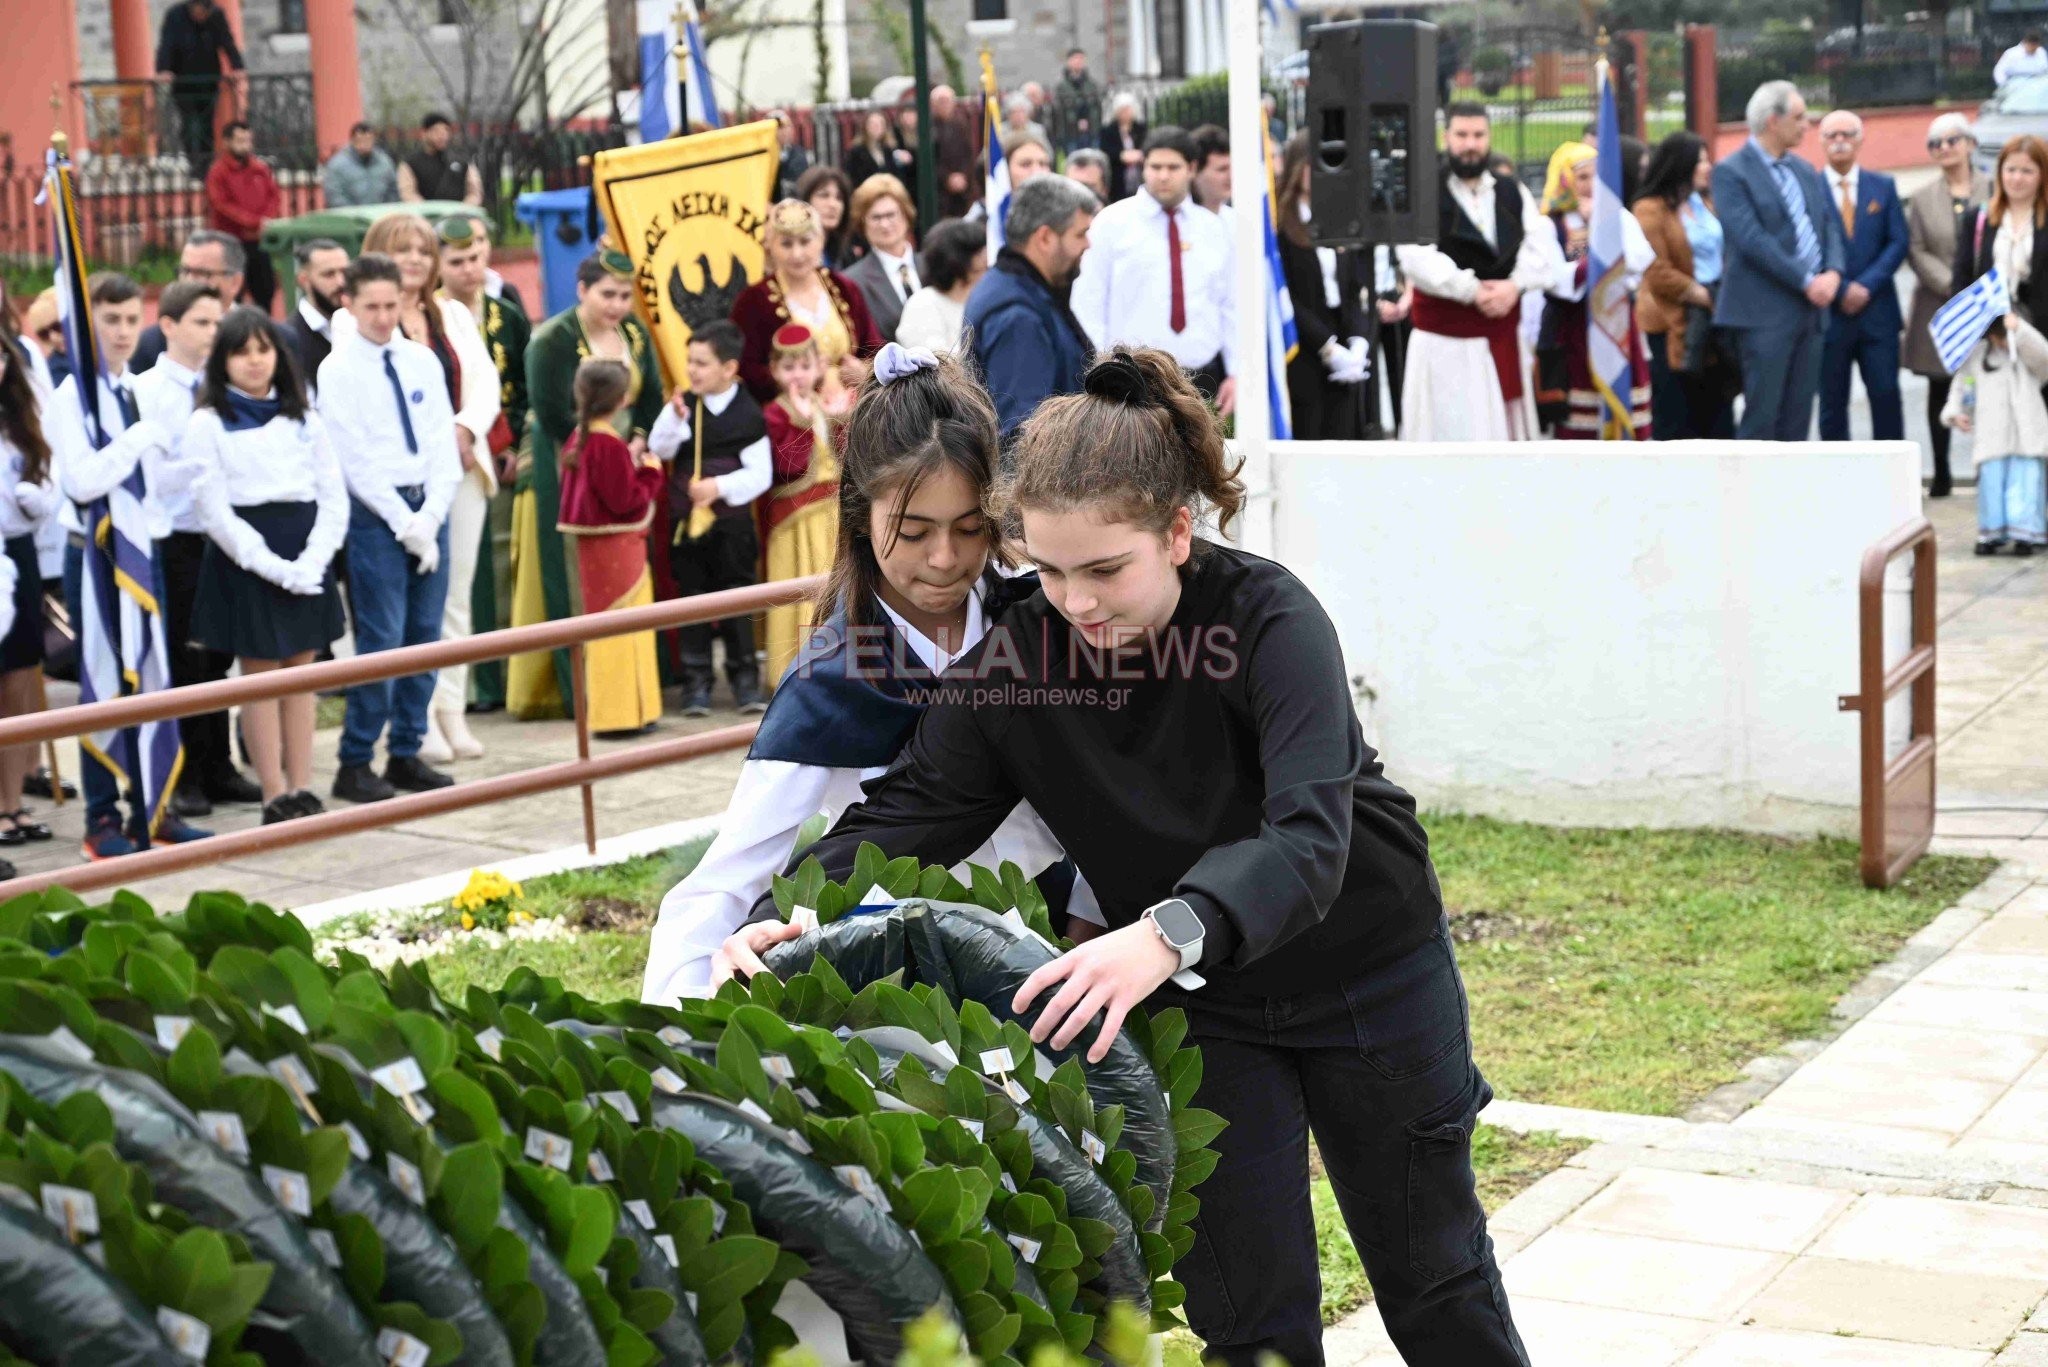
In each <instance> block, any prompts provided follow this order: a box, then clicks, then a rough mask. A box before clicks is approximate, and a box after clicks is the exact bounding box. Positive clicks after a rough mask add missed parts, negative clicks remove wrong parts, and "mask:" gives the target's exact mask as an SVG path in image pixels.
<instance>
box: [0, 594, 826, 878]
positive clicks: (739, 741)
mask: <svg viewBox="0 0 2048 1367" xmlns="http://www.w3.org/2000/svg"><path fill="white" fill-rule="evenodd" d="M823 584H824V576H822V575H811V576H807V577H805V578H802V579H784V580H778V581H776V582H775V583H772V584H755V585H750V586H748V587H746V588H739V589H724V590H721V591H719V592H717V593H704V594H697V595H694V596H692V597H688V598H677V599H671V600H669V601H667V602H663V603H652V604H648V605H646V606H644V607H637V608H623V609H619V610H616V611H608V612H595V613H584V614H581V615H579V616H576V617H566V618H563V619H562V620H560V621H555V622H542V623H538V624H535V625H533V626H524V627H508V628H505V629H502V630H498V631H487V632H483V633H481V634H479V635H475V636H468V637H464V638H462V639H461V640H456V641H437V642H433V643H431V644H428V645H417V646H403V647H400V648H398V649H395V650H380V651H376V652H374V653H372V654H369V655H358V656H354V657H352V658H350V659H346V660H329V661H324V662H322V663H319V664H304V665H289V666H286V667H284V668H282V669H273V670H267V671H265V672H264V673H261V674H256V675H251V676H248V677H245V678H239V679H223V680H220V681H218V682H215V683H204V684H192V685H188V686H187V687H184V688H172V689H166V690H164V691H162V692H158V693H148V694H140V695H137V696H134V697H127V698H115V699H111V700H109V701H106V702H98V703H88V704H82V705H79V706H75V707H60V708H55V709H53V710H51V711H48V712H41V713H32V714H29V715H26V716H20V717H9V718H5V719H0V746H8V745H28V744H33V743H36V742H40V741H44V740H51V739H55V738H58V737H62V736H77V735H85V734H89V733H94V732H100V731H114V730H121V729H123V728H126V727H131V726H138V725H140V724H142V723H143V722H147V721H161V720H167V719H170V718H174V717H187V716H193V715H195V714H199V713H205V712H218V711H223V710H225V709H226V708H228V707H231V706H235V705H237V704H241V703H251V702H263V701H266V700H268V699H272V698H282V697H287V696H290V695H294V694H302V693H312V692H320V691H324V690H328V689H333V688H345V687H349V686H351V685H354V684H362V683H371V682H374V681H377V680H380V679H395V678H401V677H403V676H405V675H409V674H422V673H425V672H426V671H428V670H430V669H440V668H444V667H447V666H451V665H457V664H475V663H477V662H478V661H482V660H494V659H502V658H505V657H508V656H512V655H526V654H533V653H538V652H541V651H552V650H559V649H563V648H567V649H568V650H569V652H570V658H571V661H572V669H573V673H574V678H573V679H572V681H571V682H572V688H573V692H574V695H575V697H574V703H575V722H576V752H577V757H576V758H575V759H573V760H564V761H562V762H560V763H556V764H548V765H543V766H541V767H539V768H537V769H525V770H521V771H520V772H518V773H513V774H499V775H497V776H495V777H492V778H481V779H472V780H470V781H469V782H466V783H458V784H455V785H454V786H452V787H448V788H440V789H436V790H434V791H431V792H424V793H411V794H407V795H406V796H403V797H394V798H389V799H386V800H385V801H383V802H375V803H368V804H365V805H362V806H355V807H348V808H343V809H340V810H336V811H332V812H324V813H322V814H320V815H318V816H311V817H301V818H298V819H296V820H292V821H283V822H278V823H276V824H274V825H269V826H258V827H255V828H253V829H251V830H246V831H235V832H232V833H229V834H225V835H214V836H209V837H207V838H206V839H204V840H194V841H190V842H188V843H186V844H182V845H163V846H157V847H155V848H152V849H148V850H143V851H139V852H137V853H135V854H130V855H123V856H122V857H120V858H118V859H109V860H103V861H101V862H98V863H90V864H82V865H74V866H72V867H69V868H62V869H50V870H47V871H45V872H43V873H36V874H25V875H23V876H20V877H17V878H12V879H8V880H6V881H4V882H0V901H4V900H6V899H7V898H10V897H18V896H20V895H22V894H24V893H31V892H39V891H41V890H42V889H44V888H49V887H65V888H69V889H71V890H72V891H73V892H90V891H95V890H97V889H101V888H109V887H115V886H118V885H121V884H124V883H133V882H138V881H140V880H142V879H146V878H155V877H160V876H162V875H165V874H171V873H177V872H180V871H182V870H185V869H191V868H199V867H203V866H205V865H208V864H221V863H226V862H228V861H230V860H234V859H239V858H243V857H246V856H249V855H254V854H261V853H264V852H266V851H270V850H276V849H283V848H287V847H289V846H293V845H303V844H311V843H314V842H316V841H321V840H331V839H334V838H336V837H338V836H346V835H354V834H356V833H357V832H359V831H371V830H381V829H384V828H386V827H390V826H397V825H402V824H404V823H405V822H408V821H416V820H420V819H423V818H425V817H430V816H439V815H442V814H444V813H447V812H459V811H466V810H468V809H469V808H472V807H482V806H488V805H490V804H492V803H495V802H507V801H510V800H512V799H514V798H521V797H530V796H532V795H534V794H536V793H546V792H556V791H559V790H561V789H564V788H581V789H582V796H583V838H584V844H585V847H586V848H587V849H589V850H590V852H591V853H593V854H595V853H596V852H597V818H596V811H595V807H594V803H593V797H592V785H593V784H595V783H597V782H599V781H600V780H603V779H608V778H617V777H620V776H621V775H625V774H635V773H640V772H642V771H644V770H648V769H657V768H660V767H662V766H663V765H667V764H677V763H681V762H682V761H684V760H690V759H700V758H702V757H704V756H706V755H713V754H719V753H722V752H724V751H728V750H737V749H743V748H745V747H746V746H747V745H749V744H750V743H752V741H753V738H754V733H755V732H756V731H757V730H758V729H759V728H760V723H759V722H745V723H742V724H740V725H738V726H727V727H721V728H719V729H717V730H715V731H704V732H699V733H698V734H696V735H693V736H678V737H674V738H672V739H667V740H657V741H648V742H644V743H641V744H637V745H632V746H628V747H625V748H623V749H620V750H615V751H613V752H612V753H610V754H607V755H603V756H601V757H598V758H594V759H593V758H592V757H591V754H590V722H589V715H588V712H587V710H586V708H585V706H584V660H583V647H584V646H585V645H587V644H589V643H590V642H592V641H599V640H604V639H606V638H609V637H613V636H630V635H634V634H636V633H638V632H642V631H661V630H667V629H670V628H673V627H680V626H691V625H694V624H696V623H699V622H710V621H716V620H718V619H719V618H722V617H739V616H745V615H750V614H752V613H755V612H760V611H762V610H764V609H767V608H771V607H780V606H782V605H784V604H787V603H794V602H798V601H801V600H803V599H805V598H807V597H809V596H810V595H811V594H812V593H813V592H815V591H816V590H818V589H819V588H821V587H822V586H823Z"/></svg>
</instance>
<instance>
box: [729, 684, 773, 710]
mask: <svg viewBox="0 0 2048 1367" xmlns="http://www.w3.org/2000/svg"><path fill="white" fill-rule="evenodd" d="M733 704H734V705H735V706H736V707H738V708H739V710H740V712H741V713H742V714H743V715H749V714H755V713H761V712H766V711H767V710H768V700H767V699H766V698H764V697H762V696H761V690H760V689H758V688H755V687H752V686H751V685H750V686H748V687H745V688H735V689H734V690H733Z"/></svg>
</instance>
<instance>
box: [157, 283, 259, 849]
mask: <svg viewBox="0 0 2048 1367" xmlns="http://www.w3.org/2000/svg"><path fill="white" fill-rule="evenodd" d="M225 312H226V310H225V309H224V308H223V307H222V306H221V297H220V291H219V290H217V289H215V288H214V287H213V286H211V285H206V284H201V283H200V282H199V281H197V280H178V281H173V282H172V283H171V284H170V285H168V286H166V287H165V288H164V292H163V294H162V295H161V296H159V297H158V299H157V304H156V321H157V327H158V328H159V329H161V330H162V332H163V334H164V349H163V353H162V354H161V355H159V356H158V357H157V358H156V364H155V365H152V366H151V367H150V368H149V369H148V370H145V371H143V372H142V374H140V375H138V376H136V377H135V403H136V406H137V407H138V408H139V409H141V411H142V416H143V417H145V418H148V419H150V420H151V421H153V422H156V423H159V424H161V425H162V427H163V429H164V434H165V435H166V436H167V437H168V438H169V439H170V459H171V461H172V462H173V463H174V464H180V465H182V463H183V459H184V457H183V446H184V439H185V428H186V426H187V424H189V423H190V422H191V421H192V409H193V405H194V404H196V403H197V402H198V401H199V383H200V379H201V377H202V376H203V375H204V373H205V371H206V358H207V357H208V356H209V355H210V354H211V353H212V351H213V337H214V332H215V330H216V329H218V328H219V326H220V320H221V315H222V314H224V313H225ZM193 493H194V491H193V490H192V489H191V488H190V487H189V486H188V485H187V484H185V483H174V484H173V485H172V486H170V487H167V488H166V489H164V490H161V491H159V494H160V497H161V498H162V499H163V504H164V511H165V512H166V513H167V514H169V516H170V521H171V530H170V535H168V536H166V537H164V538H163V539H162V540H161V541H159V542H157V554H158V555H159V556H160V557H162V559H163V574H164V639H165V642H166V644H168V646H169V647H170V659H169V661H168V663H169V664H170V667H171V682H172V683H173V684H175V685H176V686H177V687H179V688H185V687H188V686H190V685H192V684H202V683H212V682H214V681H215V680H217V679H225V678H226V677H227V676H228V666H229V665H231V664H233V663H234V659H233V657H232V656H228V655H223V654H221V653H220V652H219V651H217V650H208V649H206V648H205V647H204V646H201V645H196V644H194V641H193V634H192V607H193V604H195V603H196V602H197V601H198V595H197V592H196V590H197V588H198V585H199V565H200V562H201V561H203V560H204V559H205V558H206V528H205V526H204V524H202V523H201V522H200V520H199V508H198V504H197V502H196V500H195V499H194V497H193ZM178 738H179V739H180V740H182V741H183V742H184V744H185V769H184V773H183V775H182V777H181V778H180V779H179V781H178V793H177V797H176V798H175V802H176V808H175V810H176V811H177V813H178V815H179V816H206V815H208V814H210V813H211V812H212V811H213V804H214V803H216V802H261V801H262V800H263V794H262V791H261V790H260V789H258V788H257V786H256V785H255V784H253V783H251V782H249V780H248V779H246V778H244V777H243V776H242V774H241V773H240V772H239V771H238V770H237V769H236V768H235V761H234V751H233V746H232V742H231V741H230V739H229V734H228V714H227V713H226V711H220V712H207V713H204V714H202V715H200V716H196V717H180V718H179V719H178Z"/></svg>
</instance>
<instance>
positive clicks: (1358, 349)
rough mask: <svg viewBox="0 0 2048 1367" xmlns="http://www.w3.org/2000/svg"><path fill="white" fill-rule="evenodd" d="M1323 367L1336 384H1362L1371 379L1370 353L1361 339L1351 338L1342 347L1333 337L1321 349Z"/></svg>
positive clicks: (1363, 339)
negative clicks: (1327, 370)
mask: <svg viewBox="0 0 2048 1367" xmlns="http://www.w3.org/2000/svg"><path fill="white" fill-rule="evenodd" d="M1323 365H1324V366H1325V367H1327V368H1328V369H1329V372H1330V378H1331V379H1332V380H1333V381H1335V382H1336V383H1338V384H1364V383H1365V382H1366V381H1367V380H1368V379H1370V378H1371V377H1372V352H1371V351H1370V350H1369V349H1368V348H1367V346H1366V343H1365V338H1363V337H1353V338H1352V339H1351V340H1350V342H1349V343H1348V344H1347V345H1344V346H1339V345H1337V339H1336V338H1334V337H1333V338H1331V339H1330V341H1329V342H1328V343H1327V344H1325V346H1324V347H1323Z"/></svg>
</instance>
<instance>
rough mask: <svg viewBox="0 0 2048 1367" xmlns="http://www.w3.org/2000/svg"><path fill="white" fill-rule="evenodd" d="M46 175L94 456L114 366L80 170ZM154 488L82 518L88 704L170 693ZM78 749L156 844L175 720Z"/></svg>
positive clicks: (82, 740)
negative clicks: (151, 508)
mask: <svg viewBox="0 0 2048 1367" xmlns="http://www.w3.org/2000/svg"><path fill="white" fill-rule="evenodd" d="M47 168H48V179H47V182H46V185H45V189H44V194H45V197H46V198H47V199H48V201H49V204H50V212H51V215H52V217H53V218H54V220H55V224H54V226H55V231H54V232H53V233H52V234H51V239H52V241H53V242H54V243H55V246H56V258H57V261H56V290H57V316H58V319H59V321H60V322H62V324H63V326H64V345H65V347H66V349H67V350H68V352H69V354H70V356H71V364H72V373H73V375H74V376H75V377H76V380H75V388H76V390H77V392H78V399H79V405H80V408H81V409H82V410H83V412H84V416H85V432H86V438H87V439H88V440H89V441H91V442H92V443H93V445H94V446H95V447H104V446H105V445H107V443H108V442H110V441H112V440H113V437H112V436H111V435H110V434H109V433H108V431H107V429H106V424H105V421H104V419H103V417H102V415H101V413H100V382H101V381H102V380H103V379H104V378H105V375H106V366H105V364H104V363H103V362H102V361H101V359H100V353H99V345H98V340H97V339H96V338H95V337H94V336H93V330H92V306H91V301H90V300H89V298H88V296H87V289H86V278H85V252H84V250H83V247H82V245H81V237H80V233H79V230H78V198H77V194H76V190H75V188H74V186H73V184H72V180H71V163H70V162H69V161H68V160H66V159H65V158H64V157H62V156H60V155H59V154H58V153H57V152H55V151H52V152H50V154H49V157H48V161H47ZM147 488H148V486H147V485H146V484H145V482H144V479H143V473H142V463H141V462H140V461H137V462H136V464H135V468H134V469H132V470H130V471H129V472H128V477H127V478H126V479H124V480H122V481H121V482H120V483H119V484H117V485H115V486H114V488H113V490H112V491H111V492H109V493H108V494H107V495H106V497H104V498H99V499H95V500H93V501H92V502H91V503H88V504H86V505H84V506H83V507H81V508H80V509H79V513H80V516H81V518H82V520H83V521H84V523H85V533H86V545H85V558H84V571H85V582H84V584H83V586H82V592H81V594H80V599H81V601H80V603H79V613H80V620H79V621H78V622H76V623H75V624H74V626H75V627H76V629H77V632H78V700H79V701H80V702H81V703H94V702H106V701H108V700H110V699H113V698H118V697H121V696H123V695H124V694H130V693H157V692H162V691H163V690H165V689H168V688H169V687H170V686H171V671H170V654H169V651H168V649H167V647H166V644H165V633H164V618H163V609H162V604H161V598H162V595H161V593H160V591H159V581H158V579H157V573H156V563H155V559H154V550H155V542H154V541H153V539H152V538H151V536H150V530H149V521H148V518H147V516H146V514H145V512H144V509H143V500H144V498H145V496H146V493H147ZM78 743H79V745H80V747H81V748H83V749H84V750H85V752H86V754H87V755H89V756H90V757H91V759H93V760H97V761H99V763H101V764H103V765H105V766H106V768H107V769H108V771H109V772H111V773H112V774H113V776H114V778H115V781H116V782H117V783H118V784H119V785H120V787H121V788H122V789H123V790H128V791H139V792H140V793H141V795H142V804H143V807H144V808H145V809H146V810H147V812H148V814H149V816H148V819H149V834H150V835H152V836H153V835H155V834H156V832H157V829H158V827H159V826H161V825H162V823H163V819H164V817H165V816H166V815H167V814H168V813H169V811H170V804H171V794H172V792H173V791H175V790H176V788H177V786H178V774H179V771H180V770H181V769H183V768H184V764H185V751H184V747H183V746H182V745H181V744H180V743H179V741H178V723H177V721H176V719H171V720H166V721H153V722H144V723H143V724H142V725H141V726H135V727H130V728H128V729H127V730H125V731H99V732H95V733H94V734H92V735H90V736H80V737H79V739H78ZM142 843H144V844H147V843H148V842H147V841H144V842H142Z"/></svg>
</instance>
